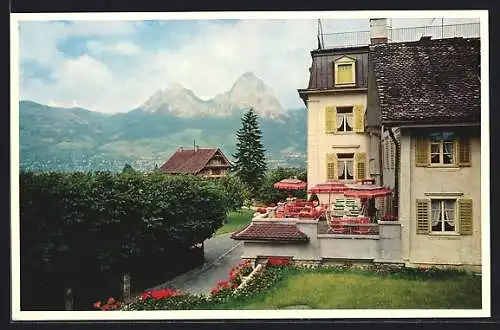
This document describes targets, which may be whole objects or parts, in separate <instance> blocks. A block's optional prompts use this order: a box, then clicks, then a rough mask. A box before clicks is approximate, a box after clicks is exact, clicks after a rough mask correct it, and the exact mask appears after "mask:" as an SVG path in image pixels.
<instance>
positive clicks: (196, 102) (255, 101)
mask: <svg viewBox="0 0 500 330" xmlns="http://www.w3.org/2000/svg"><path fill="white" fill-rule="evenodd" d="M141 108H142V109H143V110H144V111H146V112H169V113H174V114H176V115H178V116H180V117H192V116H198V115H216V116H226V115H229V114H231V113H232V112H233V111H239V110H245V109H248V108H254V109H255V111H256V112H257V113H259V114H260V115H262V116H265V117H271V118H273V117H276V116H279V114H280V113H281V112H282V110H283V108H282V106H281V105H280V103H279V101H278V99H277V98H276V94H275V93H274V91H273V90H272V89H271V88H270V87H268V86H267V85H266V84H265V83H264V82H263V81H262V80H261V79H259V78H258V77H257V76H256V75H255V74H254V73H253V72H250V71H249V72H245V73H243V74H242V75H241V76H240V77H239V78H238V79H237V80H236V82H235V83H234V84H233V86H232V88H231V89H230V90H229V91H227V92H224V93H222V94H219V95H217V96H216V97H214V98H213V99H211V100H207V101H203V100H201V99H200V98H199V97H198V96H196V95H195V94H194V93H193V92H192V91H191V90H190V89H187V88H185V87H184V86H182V85H181V84H179V83H173V84H171V85H169V86H168V87H166V88H164V89H161V90H159V91H157V92H156V93H154V94H153V95H152V96H151V97H150V98H149V99H148V100H147V101H146V103H144V105H142V106H141Z"/></svg>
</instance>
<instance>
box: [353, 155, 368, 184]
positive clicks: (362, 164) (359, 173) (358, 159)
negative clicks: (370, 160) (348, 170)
mask: <svg viewBox="0 0 500 330" xmlns="http://www.w3.org/2000/svg"><path fill="white" fill-rule="evenodd" d="M354 162H355V163H356V178H355V179H356V180H361V179H366V153H364V152H357V153H355V154H354Z"/></svg>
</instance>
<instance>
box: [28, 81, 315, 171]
mask: <svg viewBox="0 0 500 330" xmlns="http://www.w3.org/2000/svg"><path fill="white" fill-rule="evenodd" d="M249 108H253V109H254V110H255V111H256V113H257V114H258V115H259V124H260V128H261V130H262V133H263V143H264V147H265V148H266V150H267V155H266V156H267V160H268V163H269V167H271V168H272V167H275V166H278V165H279V166H305V159H306V155H305V150H306V136H307V134H306V126H307V122H306V118H307V117H306V111H305V109H288V110H285V109H283V107H282V106H281V104H280V102H279V100H278V99H277V97H276V95H275V93H274V91H273V90H272V89H271V88H270V87H269V86H267V85H266V84H265V83H264V82H263V81H262V80H260V79H259V78H257V77H256V76H255V75H254V74H253V73H245V74H243V75H242V76H241V77H240V78H239V79H238V80H237V81H236V82H235V83H234V85H233V86H232V88H231V89H230V90H229V91H226V92H223V93H221V94H218V95H217V96H215V97H214V98H212V99H210V100H202V99H200V98H199V97H197V96H196V95H195V94H194V93H193V92H192V91H191V90H188V89H186V88H184V87H183V86H181V85H179V84H173V85H171V86H169V87H168V88H166V89H162V90H159V91H157V92H155V93H153V94H152V96H151V97H150V98H149V99H148V100H147V101H146V102H145V103H144V104H143V105H141V106H140V107H138V108H136V109H133V110H130V111H128V112H124V113H117V114H112V115H109V114H104V113H100V112H96V111H90V110H87V109H82V108H60V107H51V106H47V105H43V104H39V103H36V102H32V101H28V100H22V101H20V102H19V122H20V166H21V169H25V170H35V171H98V170H111V171H119V170H121V169H122V168H123V166H124V165H125V164H127V163H128V164H131V165H132V167H134V168H136V169H139V170H143V171H149V170H152V169H153V168H154V167H155V165H158V166H161V165H162V164H163V163H164V162H165V161H166V160H167V159H168V158H169V157H170V155H171V154H172V153H173V152H175V150H176V149H177V148H178V147H181V146H184V147H190V146H193V144H194V143H196V144H197V145H199V146H200V147H220V148H221V149H222V151H223V152H224V153H225V154H226V156H228V157H229V158H232V156H231V155H232V154H233V153H234V152H235V143H236V140H235V136H236V131H237V130H238V128H239V127H240V126H241V115H242V113H243V112H244V111H246V110H248V109H249Z"/></svg>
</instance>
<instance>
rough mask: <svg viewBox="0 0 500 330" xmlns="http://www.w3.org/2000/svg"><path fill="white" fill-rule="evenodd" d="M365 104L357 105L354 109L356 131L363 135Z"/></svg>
mask: <svg viewBox="0 0 500 330" xmlns="http://www.w3.org/2000/svg"><path fill="white" fill-rule="evenodd" d="M364 109H365V107H364V105H363V104H356V105H354V107H353V114H354V131H355V132H357V133H362V132H364V131H365V112H364Z"/></svg>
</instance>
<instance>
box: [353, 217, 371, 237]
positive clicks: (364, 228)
mask: <svg viewBox="0 0 500 330" xmlns="http://www.w3.org/2000/svg"><path fill="white" fill-rule="evenodd" d="M359 223H360V224H365V225H366V224H369V223H370V219H369V218H367V217H362V218H361V219H360V220H359ZM353 231H354V232H355V233H356V234H361V235H363V234H368V233H370V227H369V226H359V227H357V228H356V229H355V230H353Z"/></svg>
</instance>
